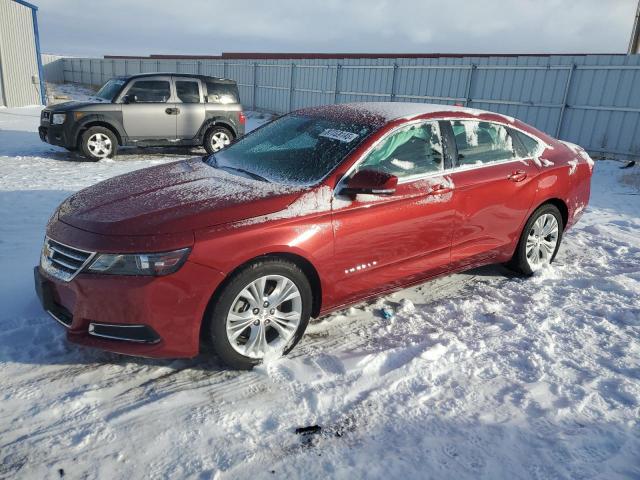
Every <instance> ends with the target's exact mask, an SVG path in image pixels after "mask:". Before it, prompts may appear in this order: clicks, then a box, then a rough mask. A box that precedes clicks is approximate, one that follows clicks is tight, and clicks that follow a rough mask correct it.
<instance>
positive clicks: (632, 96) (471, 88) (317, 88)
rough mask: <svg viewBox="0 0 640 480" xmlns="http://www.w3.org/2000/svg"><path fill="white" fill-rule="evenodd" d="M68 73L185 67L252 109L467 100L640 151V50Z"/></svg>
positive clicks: (71, 68)
mask: <svg viewBox="0 0 640 480" xmlns="http://www.w3.org/2000/svg"><path fill="white" fill-rule="evenodd" d="M62 62H63V76H64V80H65V81H67V82H78V83H84V84H91V85H101V84H102V83H104V82H105V81H106V80H108V79H109V78H111V77H113V76H117V75H131V74H136V73H142V72H181V73H200V74H204V75H212V76H220V77H226V78H232V79H234V80H236V81H237V82H238V85H239V88H240V94H241V97H242V102H243V104H244V105H245V107H246V108H251V109H255V110H264V111H270V112H275V113H286V112H289V111H291V110H295V109H298V108H302V107H307V106H313V105H322V104H327V103H344V102H354V101H411V102H429V103H441V104H454V103H459V104H463V105H466V106H470V107H475V108H481V109H486V110H492V111H496V112H500V113H503V114H506V115H511V116H514V117H517V118H519V119H521V120H523V121H525V122H527V123H530V124H532V125H534V126H536V127H537V128H539V129H541V130H543V131H545V132H547V133H550V134H551V135H554V136H556V137H558V138H561V139H564V140H568V141H571V142H574V143H578V144H580V145H582V146H584V147H585V148H587V150H589V151H590V152H592V153H596V154H598V153H600V154H609V155H618V156H631V157H636V156H640V136H639V135H638V133H639V132H638V127H639V125H640V55H576V56H521V57H438V58H417V59H416V58H414V59H411V58H397V59H387V58H385V59H330V60H327V59H309V60H295V61H291V60H289V61H287V60H257V61H252V60H226V61H225V60H208V59H202V60H197V59H195V60H182V59H176V60H167V59H145V58H142V59H100V58H64V59H62Z"/></svg>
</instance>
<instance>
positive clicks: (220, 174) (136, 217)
mask: <svg viewBox="0 0 640 480" xmlns="http://www.w3.org/2000/svg"><path fill="white" fill-rule="evenodd" d="M302 191H303V189H301V188H297V187H285V186H282V185H277V184H273V183H267V182H262V181H258V180H253V179H249V178H244V177H240V176H236V175H232V174H230V173H226V172H225V171H223V170H220V169H217V168H213V167H210V166H209V165H207V164H205V163H204V162H203V161H202V160H200V159H192V160H185V161H181V162H176V163H169V164H164V165H159V166H155V167H151V168H145V169H142V170H137V171H135V172H132V173H128V174H125V175H120V176H118V177H113V178H110V179H109V180H106V181H104V182H101V183H98V184H96V185H94V186H92V187H89V188H86V189H84V190H81V191H79V192H78V193H76V194H74V195H72V196H71V197H69V198H68V199H67V200H65V201H64V202H63V203H62V205H60V207H59V209H58V220H60V221H61V222H64V223H66V224H68V225H71V226H73V227H76V228H80V229H82V230H86V231H89V232H94V233H98V234H104V235H156V234H166V233H177V232H184V231H193V230H197V229H199V228H204V227H209V226H214V225H220V224H224V223H229V222H236V221H240V220H244V219H247V218H252V217H257V216H261V215H267V214H269V213H273V212H277V211H280V210H282V209H284V208H286V207H287V206H288V205H289V204H291V203H292V202H293V201H294V200H295V199H296V198H298V197H299V196H300V194H301V193H302Z"/></svg>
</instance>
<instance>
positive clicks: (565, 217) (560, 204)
mask: <svg viewBox="0 0 640 480" xmlns="http://www.w3.org/2000/svg"><path fill="white" fill-rule="evenodd" d="M543 205H553V206H555V207H556V208H557V209H558V210H560V215H562V229H563V230H564V229H565V228H566V227H567V222H568V221H569V207H568V206H567V203H566V202H565V201H564V200H562V199H561V198H558V197H553V198H548V199H547V200H545V201H544V202H542V203H541V204H540V205H538V206H537V207H536V208H534V209H533V211H534V212H535V211H536V210H537V209H538V208H540V207H541V206H543ZM532 214H533V213H532Z"/></svg>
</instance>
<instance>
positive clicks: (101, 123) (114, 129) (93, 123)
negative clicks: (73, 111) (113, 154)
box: [76, 120, 123, 145]
mask: <svg viewBox="0 0 640 480" xmlns="http://www.w3.org/2000/svg"><path fill="white" fill-rule="evenodd" d="M91 127H102V128H106V129H108V130H110V131H111V133H113V134H114V135H115V137H116V140H118V145H122V144H123V143H122V134H121V133H120V130H119V129H118V128H117V127H116V126H114V125H113V124H111V123H109V122H107V121H105V120H90V121H88V122H86V123H83V124H82V125H80V127H78V132H77V134H76V145H78V144H79V143H80V139H81V138H82V134H83V133H84V132H86V131H87V130H89V129H90V128H91Z"/></svg>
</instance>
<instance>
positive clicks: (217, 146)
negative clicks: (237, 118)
mask: <svg viewBox="0 0 640 480" xmlns="http://www.w3.org/2000/svg"><path fill="white" fill-rule="evenodd" d="M233 138H234V136H233V133H231V131H229V129H227V128H224V127H211V128H210V129H209V130H207V133H205V134H204V144H203V146H204V149H205V150H206V151H207V153H208V154H209V155H211V154H212V153H216V152H219V151H220V150H222V149H223V148H224V147H226V146H227V145H229V144H230V143H231V142H232V141H233Z"/></svg>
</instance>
